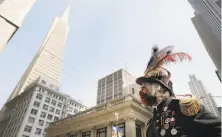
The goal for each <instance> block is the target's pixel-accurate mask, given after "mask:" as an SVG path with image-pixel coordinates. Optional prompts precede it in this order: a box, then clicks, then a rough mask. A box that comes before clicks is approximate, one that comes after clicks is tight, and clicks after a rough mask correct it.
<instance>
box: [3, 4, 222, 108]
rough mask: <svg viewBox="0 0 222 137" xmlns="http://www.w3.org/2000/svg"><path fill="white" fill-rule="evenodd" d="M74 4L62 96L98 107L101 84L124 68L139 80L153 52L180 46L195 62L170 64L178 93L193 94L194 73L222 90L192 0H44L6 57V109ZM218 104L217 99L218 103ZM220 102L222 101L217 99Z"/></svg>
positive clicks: (210, 88) (215, 91) (217, 90)
mask: <svg viewBox="0 0 222 137" xmlns="http://www.w3.org/2000/svg"><path fill="white" fill-rule="evenodd" d="M68 5H70V6H71V10H70V19H69V24H70V33H69V36H68V40H67V43H66V45H65V50H64V61H63V71H62V77H61V81H62V82H61V89H62V92H64V93H66V94H69V95H71V96H72V97H73V98H76V99H78V100H82V101H83V102H84V103H85V104H86V105H88V106H94V105H95V104H96V91H97V81H98V79H100V78H102V77H103V76H105V75H107V74H109V73H112V72H114V71H116V70H118V69H120V68H125V66H126V65H125V64H126V62H127V70H128V71H129V72H130V73H131V74H133V75H134V76H136V77H138V76H141V75H142V74H143V71H144V69H145V67H146V64H147V62H148V60H149V58H150V53H151V47H152V46H153V44H158V45H160V47H164V46H167V45H174V46H175V51H184V52H187V53H189V54H190V55H191V56H192V57H193V60H192V62H190V63H178V64H170V65H168V67H167V68H168V69H169V70H170V71H171V72H172V80H173V82H174V91H175V93H176V94H183V93H190V90H189V87H188V81H189V77H188V75H189V74H195V75H196V76H197V78H198V79H200V80H202V82H203V84H204V85H205V88H206V90H207V91H208V92H211V93H212V94H213V95H221V91H222V86H221V84H220V82H219V80H218V78H217V77H216V75H215V73H214V71H215V66H214V65H213V63H212V61H211V59H210V57H209V56H208V54H207V52H206V50H205V48H204V46H203V44H202V42H201V40H200V38H199V36H198V34H197V32H196V30H195V28H194V26H193V24H192V22H191V20H190V18H192V17H193V16H194V15H193V9H192V8H191V6H190V5H189V3H188V2H187V1H186V0H167V1H163V0H137V1H135V0H106V1H104V0H93V1H92V0H81V1H77V0H72V1H71V0H70V1H67V0H47V1H45V0H38V1H37V2H36V4H35V5H34V6H33V8H32V10H31V11H30V12H29V14H28V15H27V16H26V18H25V20H24V23H23V26H22V27H21V28H20V29H19V31H18V32H17V33H16V35H15V36H14V37H13V38H12V40H11V41H10V42H9V44H8V46H7V48H6V49H5V50H4V51H3V52H2V53H1V54H0V64H1V67H0V89H1V90H0V94H1V97H0V107H1V106H2V105H3V104H4V103H5V101H6V99H7V98H8V96H9V94H10V93H11V92H12V90H13V88H14V87H15V85H16V83H17V82H18V80H19V79H20V77H21V76H22V74H23V73H24V71H25V70H26V68H27V67H28V65H29V63H30V62H31V60H32V58H33V57H34V55H35V54H36V52H37V50H38V49H39V47H40V46H41V44H42V41H43V39H44V37H45V35H46V33H47V31H48V28H49V27H50V25H51V23H52V21H53V19H54V17H56V16H60V15H61V14H62V12H63V11H64V10H65V9H66V7H67V6H68ZM215 99H216V98H215ZM216 100H217V101H218V102H219V99H218V98H217V99H216Z"/></svg>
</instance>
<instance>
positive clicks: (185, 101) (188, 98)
mask: <svg viewBox="0 0 222 137" xmlns="http://www.w3.org/2000/svg"><path fill="white" fill-rule="evenodd" d="M179 104H180V110H181V112H182V113H183V114H184V115H186V116H194V115H195V114H197V113H198V112H199V110H200V100H199V99H198V98H197V97H196V96H194V95H185V96H184V97H182V98H180V101H179Z"/></svg>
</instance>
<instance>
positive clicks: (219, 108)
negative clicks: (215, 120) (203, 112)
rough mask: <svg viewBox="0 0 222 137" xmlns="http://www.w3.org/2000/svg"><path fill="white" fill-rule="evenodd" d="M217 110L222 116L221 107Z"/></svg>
mask: <svg viewBox="0 0 222 137" xmlns="http://www.w3.org/2000/svg"><path fill="white" fill-rule="evenodd" d="M217 109H218V111H219V113H220V115H221V107H218V108H217Z"/></svg>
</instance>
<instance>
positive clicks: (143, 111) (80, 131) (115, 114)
mask: <svg viewBox="0 0 222 137" xmlns="http://www.w3.org/2000/svg"><path fill="white" fill-rule="evenodd" d="M151 115H152V112H151V108H149V107H146V106H144V105H143V104H142V103H141V102H140V100H138V99H136V98H135V97H134V96H133V95H126V96H123V97H121V98H118V99H115V100H112V101H110V102H107V103H104V104H101V105H98V106H95V107H92V108H90V109H87V110H85V111H82V112H79V113H77V114H75V115H71V116H68V117H67V118H63V119H60V120H57V121H55V122H52V123H51V124H50V126H49V127H48V129H47V130H46V132H47V137H114V132H113V129H114V127H118V129H120V130H119V131H120V132H122V136H121V137H145V136H146V132H145V131H146V123H147V121H148V120H149V119H150V117H151ZM116 125H117V126H116Z"/></svg>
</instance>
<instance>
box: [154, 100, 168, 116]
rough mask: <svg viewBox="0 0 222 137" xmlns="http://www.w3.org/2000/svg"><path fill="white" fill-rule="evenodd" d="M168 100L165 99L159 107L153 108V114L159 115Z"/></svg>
mask: <svg viewBox="0 0 222 137" xmlns="http://www.w3.org/2000/svg"><path fill="white" fill-rule="evenodd" d="M166 101H167V100H166V99H163V100H162V101H161V102H160V103H159V104H158V105H157V106H153V113H154V114H155V113H158V112H161V111H163V106H164V104H165V103H166Z"/></svg>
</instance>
